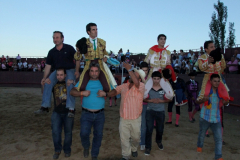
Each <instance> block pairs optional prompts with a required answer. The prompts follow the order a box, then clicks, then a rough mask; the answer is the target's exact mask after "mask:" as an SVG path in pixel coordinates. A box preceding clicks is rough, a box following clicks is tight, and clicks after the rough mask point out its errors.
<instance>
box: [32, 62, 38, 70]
mask: <svg viewBox="0 0 240 160" xmlns="http://www.w3.org/2000/svg"><path fill="white" fill-rule="evenodd" d="M32 68H33V72H37V71H38V66H37V64H36V63H34V64H33V67H32Z"/></svg>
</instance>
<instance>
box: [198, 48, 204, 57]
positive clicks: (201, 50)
mask: <svg viewBox="0 0 240 160" xmlns="http://www.w3.org/2000/svg"><path fill="white" fill-rule="evenodd" d="M203 54H204V50H203V47H202V46H201V47H200V51H199V52H198V57H200V56H201V55H203Z"/></svg>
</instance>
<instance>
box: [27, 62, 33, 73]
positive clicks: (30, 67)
mask: <svg viewBox="0 0 240 160" xmlns="http://www.w3.org/2000/svg"><path fill="white" fill-rule="evenodd" d="M27 70H28V71H32V70H33V65H32V64H31V63H28V68H27Z"/></svg>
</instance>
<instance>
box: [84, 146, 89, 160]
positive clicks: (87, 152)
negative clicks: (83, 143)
mask: <svg viewBox="0 0 240 160" xmlns="http://www.w3.org/2000/svg"><path fill="white" fill-rule="evenodd" d="M83 155H84V158H87V157H88V156H89V149H85V148H84V150H83Z"/></svg>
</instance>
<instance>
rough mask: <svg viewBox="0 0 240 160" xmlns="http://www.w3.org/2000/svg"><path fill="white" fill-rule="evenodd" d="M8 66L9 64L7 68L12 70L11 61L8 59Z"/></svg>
mask: <svg viewBox="0 0 240 160" xmlns="http://www.w3.org/2000/svg"><path fill="white" fill-rule="evenodd" d="M8 66H9V70H11V71H12V70H13V69H12V66H13V62H12V61H9V62H8Z"/></svg>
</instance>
